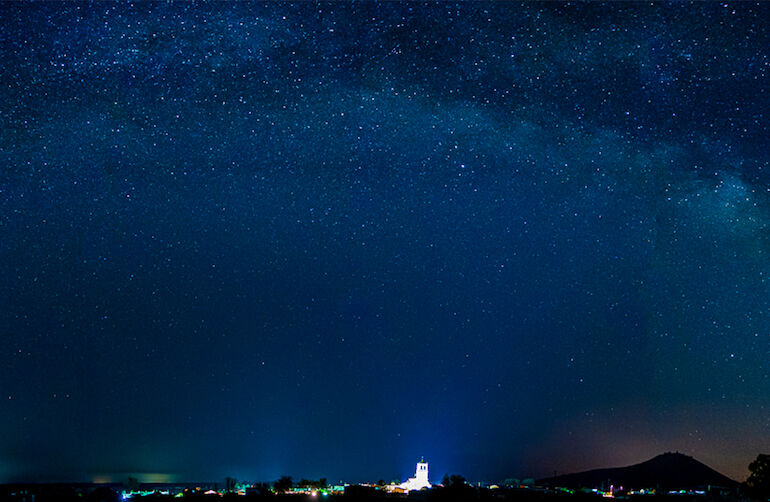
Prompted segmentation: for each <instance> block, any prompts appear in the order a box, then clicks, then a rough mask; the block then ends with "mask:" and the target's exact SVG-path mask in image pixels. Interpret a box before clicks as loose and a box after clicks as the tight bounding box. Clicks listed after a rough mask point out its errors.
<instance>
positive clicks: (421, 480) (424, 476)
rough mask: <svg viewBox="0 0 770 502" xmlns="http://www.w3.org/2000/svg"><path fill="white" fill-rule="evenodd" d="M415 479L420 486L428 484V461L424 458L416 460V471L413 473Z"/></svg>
mask: <svg viewBox="0 0 770 502" xmlns="http://www.w3.org/2000/svg"><path fill="white" fill-rule="evenodd" d="M414 478H415V481H417V484H418V485H420V486H430V482H429V481H428V462H426V461H425V459H422V460H420V461H419V462H417V471H416V472H415V473H414Z"/></svg>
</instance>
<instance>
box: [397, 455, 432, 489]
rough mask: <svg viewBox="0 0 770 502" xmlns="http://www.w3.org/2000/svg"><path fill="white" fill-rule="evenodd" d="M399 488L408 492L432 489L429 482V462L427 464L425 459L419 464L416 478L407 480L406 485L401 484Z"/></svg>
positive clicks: (415, 474) (415, 473)
mask: <svg viewBox="0 0 770 502" xmlns="http://www.w3.org/2000/svg"><path fill="white" fill-rule="evenodd" d="M399 488H402V489H404V490H406V491H411V490H422V489H423V488H430V481H428V462H426V461H425V459H422V460H420V461H419V462H417V468H416V469H415V472H414V477H413V478H409V479H407V480H406V482H405V483H401V484H400V485H399Z"/></svg>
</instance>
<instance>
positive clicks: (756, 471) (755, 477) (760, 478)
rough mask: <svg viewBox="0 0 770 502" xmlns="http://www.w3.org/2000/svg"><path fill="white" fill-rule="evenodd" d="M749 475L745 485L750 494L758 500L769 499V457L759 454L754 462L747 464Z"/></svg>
mask: <svg viewBox="0 0 770 502" xmlns="http://www.w3.org/2000/svg"><path fill="white" fill-rule="evenodd" d="M749 471H751V474H750V475H749V478H748V479H747V480H746V485H747V486H748V487H749V489H750V490H751V492H752V494H753V495H754V496H756V497H760V498H768V497H770V455H765V454H762V453H760V454H759V455H757V458H756V460H754V461H753V462H752V463H750V464H749Z"/></svg>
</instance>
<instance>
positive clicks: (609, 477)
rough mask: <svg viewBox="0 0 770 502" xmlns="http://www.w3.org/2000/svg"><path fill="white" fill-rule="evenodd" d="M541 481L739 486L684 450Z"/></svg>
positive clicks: (671, 487)
mask: <svg viewBox="0 0 770 502" xmlns="http://www.w3.org/2000/svg"><path fill="white" fill-rule="evenodd" d="M538 484H541V485H551V486H562V487H567V488H583V487H586V488H601V487H605V488H609V485H615V486H616V487H618V486H622V487H623V488H625V489H639V488H657V489H659V490H680V489H688V488H697V487H704V486H708V485H712V486H723V487H729V488H732V487H735V486H737V485H738V483H737V482H736V481H733V480H732V479H730V478H728V477H727V476H725V475H723V474H720V473H718V472H717V471H715V470H714V469H712V468H711V467H708V466H707V465H704V464H702V463H700V462H698V461H697V460H695V459H694V458H692V457H688V456H687V455H683V454H681V453H664V454H663V455H658V456H657V457H655V458H652V459H650V460H648V461H646V462H642V463H641V464H634V465H629V466H628V467H614V468H609V469H594V470H592V471H585V472H577V473H574V474H564V475H562V476H556V477H552V478H546V479H541V480H539V481H538Z"/></svg>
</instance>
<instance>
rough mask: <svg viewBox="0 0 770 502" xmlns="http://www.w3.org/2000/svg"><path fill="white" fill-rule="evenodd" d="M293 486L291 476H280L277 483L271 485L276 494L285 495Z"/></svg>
mask: <svg viewBox="0 0 770 502" xmlns="http://www.w3.org/2000/svg"><path fill="white" fill-rule="evenodd" d="M293 486H294V481H293V480H292V479H291V476H281V477H280V478H278V481H276V482H275V483H273V490H275V492H276V493H285V492H288V491H289V490H291V488H292V487H293Z"/></svg>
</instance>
